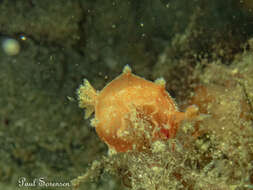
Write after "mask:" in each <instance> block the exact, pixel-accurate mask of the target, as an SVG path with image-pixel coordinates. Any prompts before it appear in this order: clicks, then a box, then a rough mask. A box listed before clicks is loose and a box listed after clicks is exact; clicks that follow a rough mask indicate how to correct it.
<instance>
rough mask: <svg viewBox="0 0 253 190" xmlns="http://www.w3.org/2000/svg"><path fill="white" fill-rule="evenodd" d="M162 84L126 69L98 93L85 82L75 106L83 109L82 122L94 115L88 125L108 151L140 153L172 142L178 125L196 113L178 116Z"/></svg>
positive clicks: (191, 110)
mask: <svg viewBox="0 0 253 190" xmlns="http://www.w3.org/2000/svg"><path fill="white" fill-rule="evenodd" d="M165 84H166V83H165V80H164V79H162V78H160V79H157V80H156V81H155V82H151V81H148V80H145V79H144V78H141V77H139V76H136V75H134V74H132V71H131V68H130V67H129V66H128V65H127V66H125V67H124V69H123V73H122V74H121V75H119V76H118V77H117V78H115V79H114V80H112V81H111V82H110V83H109V84H107V85H106V86H105V87H104V88H103V89H102V90H101V91H100V92H98V91H96V90H95V89H94V88H93V87H92V86H91V85H90V83H89V82H88V80H86V79H85V80H84V83H83V85H81V86H80V88H79V89H78V97H79V106H80V107H81V108H85V109H86V110H85V118H89V117H90V116H91V114H92V113H93V112H95V117H94V118H93V119H92V120H91V121H92V122H91V124H92V126H94V127H95V128H96V132H97V134H98V135H99V137H100V138H101V139H102V140H103V141H104V142H105V143H106V144H107V145H108V147H109V149H111V150H114V151H117V152H126V151H129V150H133V149H134V150H137V151H143V150H145V149H148V148H149V147H150V145H151V143H152V142H154V141H157V140H166V139H169V138H174V137H175V135H176V133H177V129H178V127H179V125H180V123H181V122H182V121H183V120H186V119H191V118H193V117H195V115H196V114H197V112H198V108H197V107H196V106H189V107H188V108H187V109H186V112H180V111H179V110H178V108H177V106H176V104H175V102H174V100H173V98H171V96H170V95H169V93H168V92H167V91H166V89H165Z"/></svg>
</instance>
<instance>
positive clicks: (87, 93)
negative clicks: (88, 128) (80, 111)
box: [77, 79, 97, 119]
mask: <svg viewBox="0 0 253 190" xmlns="http://www.w3.org/2000/svg"><path fill="white" fill-rule="evenodd" d="M77 93H78V97H79V106H80V107H81V108H85V119H87V118H89V117H90V116H91V114H92V113H93V112H94V111H95V108H94V106H95V102H96V97H97V92H96V90H95V89H94V88H93V87H92V86H91V84H90V83H89V81H88V80H87V79H84V81H83V85H81V86H80V88H79V89H78V91H77Z"/></svg>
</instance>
